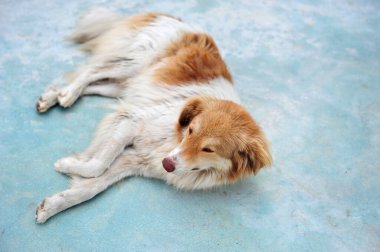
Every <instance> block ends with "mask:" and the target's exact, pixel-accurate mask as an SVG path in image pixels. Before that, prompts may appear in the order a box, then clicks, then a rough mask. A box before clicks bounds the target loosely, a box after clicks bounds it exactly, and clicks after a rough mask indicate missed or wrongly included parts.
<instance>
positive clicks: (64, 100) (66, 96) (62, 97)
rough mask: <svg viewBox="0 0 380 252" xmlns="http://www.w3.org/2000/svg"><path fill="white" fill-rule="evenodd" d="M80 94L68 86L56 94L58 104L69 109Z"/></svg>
mask: <svg viewBox="0 0 380 252" xmlns="http://www.w3.org/2000/svg"><path fill="white" fill-rule="evenodd" d="M79 94H80V92H79V91H78V90H75V89H74V88H72V87H70V86H68V87H65V88H63V89H62V90H61V92H59V94H58V102H59V105H61V106H62V107H64V108H67V107H70V106H71V105H73V104H74V102H75V101H76V100H77V99H78V97H79Z"/></svg>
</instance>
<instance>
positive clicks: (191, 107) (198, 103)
mask: <svg viewBox="0 0 380 252" xmlns="http://www.w3.org/2000/svg"><path fill="white" fill-rule="evenodd" d="M203 103H204V101H203V99H202V98H200V97H194V98H192V99H190V100H188V101H187V102H186V103H185V105H184V106H183V109H182V112H181V114H180V116H179V119H178V123H179V125H180V126H181V127H186V126H188V125H189V124H190V122H191V121H192V120H193V119H194V117H196V116H197V115H199V114H200V113H201V112H202V110H203V105H204V104H203Z"/></svg>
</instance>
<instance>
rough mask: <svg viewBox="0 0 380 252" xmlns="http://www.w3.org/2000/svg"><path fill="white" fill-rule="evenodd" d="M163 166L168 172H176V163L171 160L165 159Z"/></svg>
mask: <svg viewBox="0 0 380 252" xmlns="http://www.w3.org/2000/svg"><path fill="white" fill-rule="evenodd" d="M162 166H163V167H164V169H165V170H166V171H167V172H173V171H174V170H175V165H174V162H173V161H172V160H171V159H170V158H164V160H162Z"/></svg>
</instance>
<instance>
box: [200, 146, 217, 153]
mask: <svg viewBox="0 0 380 252" xmlns="http://www.w3.org/2000/svg"><path fill="white" fill-rule="evenodd" d="M202 151H204V152H208V153H212V152H214V151H213V150H211V149H210V148H207V147H205V148H202Z"/></svg>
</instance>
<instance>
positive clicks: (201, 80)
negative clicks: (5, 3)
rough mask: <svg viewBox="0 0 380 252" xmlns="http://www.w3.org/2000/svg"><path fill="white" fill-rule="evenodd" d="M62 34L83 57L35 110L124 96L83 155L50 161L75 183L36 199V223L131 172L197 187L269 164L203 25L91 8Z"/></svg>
mask: <svg viewBox="0 0 380 252" xmlns="http://www.w3.org/2000/svg"><path fill="white" fill-rule="evenodd" d="M68 39H69V40H71V41H73V42H75V43H76V44H78V46H79V48H80V49H81V50H83V51H85V52H87V53H88V54H89V59H88V61H87V62H86V63H84V64H83V65H81V66H80V67H79V68H78V69H76V70H75V71H73V72H71V73H68V74H67V75H66V79H67V80H66V81H67V83H68V85H66V86H62V87H57V86H50V87H48V88H47V90H46V91H45V92H44V93H43V94H42V95H41V97H40V98H39V100H38V101H37V104H36V107H37V110H38V111H39V112H40V113H42V112H45V111H47V110H48V109H49V108H50V107H52V106H54V105H56V104H59V105H60V106H62V107H64V108H67V107H70V106H72V105H73V104H74V102H75V101H76V100H77V99H78V98H79V97H80V96H83V95H100V96H106V97H113V98H118V99H119V100H120V103H119V105H118V106H117V108H115V109H114V112H112V113H111V114H109V115H108V116H106V117H105V118H104V119H103V120H102V122H101V123H100V125H99V126H98V129H97V131H96V134H95V138H94V140H93V142H92V143H91V144H90V146H89V147H88V148H87V149H86V150H85V151H84V152H83V153H81V154H76V155H73V156H69V157H66V158H62V159H60V160H58V161H57V162H56V163H55V164H54V166H55V169H56V170H57V171H58V172H61V173H64V174H67V175H68V176H70V177H71V186H70V188H69V189H67V190H65V191H63V192H60V193H57V194H54V195H53V196H51V197H46V198H45V199H44V200H43V201H42V203H41V204H40V205H39V206H38V207H37V210H36V222H37V223H44V222H45V221H46V220H47V219H48V218H50V217H52V216H53V215H55V214H57V213H59V212H61V211H63V210H65V209H67V208H69V207H72V206H74V205H77V204H80V203H82V202H84V201H86V200H89V199H91V198H92V197H94V196H95V195H97V194H99V193H100V192H102V191H104V190H106V189H107V187H109V186H111V185H112V184H114V183H116V182H118V181H120V180H122V179H124V178H126V177H129V176H144V177H148V178H156V179H161V180H164V181H166V182H167V183H168V184H170V185H173V186H174V187H176V188H178V189H183V190H195V189H206V188H211V187H215V186H218V185H224V184H230V183H234V182H236V181H238V180H241V179H243V178H246V177H248V176H250V175H254V174H256V173H257V172H258V171H259V170H260V169H261V168H263V167H265V166H270V165H271V163H272V157H271V154H270V150H269V145H268V142H267V139H266V137H265V135H264V133H263V131H262V130H261V128H260V127H259V126H258V124H257V123H256V122H255V121H254V119H253V118H252V117H251V116H250V114H249V113H248V112H247V110H245V109H244V108H243V106H242V105H240V100H239V97H238V94H237V93H236V91H235V89H234V85H233V80H232V77H231V74H230V72H229V70H228V68H227V66H226V64H225V63H224V61H223V59H222V57H221V55H220V53H219V49H218V47H217V45H216V43H215V42H214V40H213V38H212V37H211V36H210V35H208V34H207V33H206V32H204V31H203V30H202V29H200V28H198V27H195V26H192V25H188V24H186V23H184V22H183V21H182V20H181V19H179V18H176V17H173V16H170V15H167V14H161V13H145V14H139V15H134V16H129V17H123V16H121V15H119V14H116V13H113V12H111V11H109V10H106V9H100V8H96V9H92V10H90V11H89V12H88V13H87V14H85V15H83V16H82V17H81V18H80V20H79V21H78V23H77V26H76V28H75V30H74V32H73V34H71V35H70V36H69V37H68Z"/></svg>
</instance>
